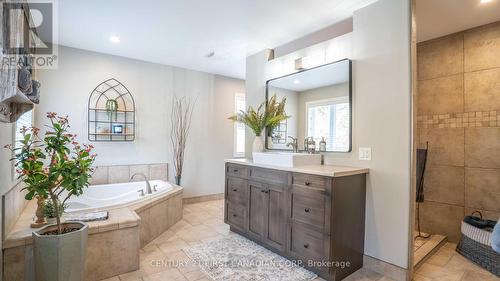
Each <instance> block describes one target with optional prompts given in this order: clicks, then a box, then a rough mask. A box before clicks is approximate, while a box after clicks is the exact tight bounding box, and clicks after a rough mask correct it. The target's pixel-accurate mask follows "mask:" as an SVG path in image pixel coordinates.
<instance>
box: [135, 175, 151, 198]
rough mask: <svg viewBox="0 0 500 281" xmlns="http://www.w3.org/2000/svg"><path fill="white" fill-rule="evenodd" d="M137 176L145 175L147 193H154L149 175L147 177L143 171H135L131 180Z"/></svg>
mask: <svg viewBox="0 0 500 281" xmlns="http://www.w3.org/2000/svg"><path fill="white" fill-rule="evenodd" d="M135 176H143V177H144V182H146V194H152V193H153V191H152V190H151V185H150V184H149V181H148V177H146V175H145V174H143V173H135V174H133V175H132V176H131V177H130V181H132V180H133V179H134V177H135Z"/></svg>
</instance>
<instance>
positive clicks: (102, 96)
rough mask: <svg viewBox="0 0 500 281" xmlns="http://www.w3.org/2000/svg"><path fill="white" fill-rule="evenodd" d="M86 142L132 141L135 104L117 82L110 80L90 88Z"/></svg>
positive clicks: (128, 92)
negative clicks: (91, 89) (92, 88)
mask: <svg viewBox="0 0 500 281" xmlns="http://www.w3.org/2000/svg"><path fill="white" fill-rule="evenodd" d="M88 138H89V141H106V142H112V141H134V140H135V102H134V98H133V97H132V94H131V93H130V91H129V90H128V89H127V87H125V85H123V84H122V83H121V82H120V81H118V80H116V79H114V78H111V79H108V80H106V81H104V82H102V83H100V84H99V85H97V87H95V88H94V90H93V91H92V93H91V94H90V97H89V104H88Z"/></svg>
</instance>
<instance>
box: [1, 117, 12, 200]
mask: <svg viewBox="0 0 500 281" xmlns="http://www.w3.org/2000/svg"><path fill="white" fill-rule="evenodd" d="M13 127H14V124H13V123H10V124H6V123H0V194H4V193H5V192H6V191H7V190H9V189H10V188H11V187H13V186H14V181H13V180H12V162H10V161H9V159H10V158H12V153H11V152H10V150H8V149H4V148H3V146H4V145H6V144H10V143H12V140H13V132H14V129H13Z"/></svg>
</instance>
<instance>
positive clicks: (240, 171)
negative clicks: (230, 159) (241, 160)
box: [226, 164, 248, 178]
mask: <svg viewBox="0 0 500 281" xmlns="http://www.w3.org/2000/svg"><path fill="white" fill-rule="evenodd" d="M226 175H228V176H232V177H239V178H246V177H247V176H248V168H247V167H244V166H241V165H236V164H227V166H226Z"/></svg>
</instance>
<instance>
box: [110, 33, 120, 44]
mask: <svg viewBox="0 0 500 281" xmlns="http://www.w3.org/2000/svg"><path fill="white" fill-rule="evenodd" d="M109 41H110V42H111V43H114V44H118V43H120V37H118V36H115V35H112V36H110V37H109Z"/></svg>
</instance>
